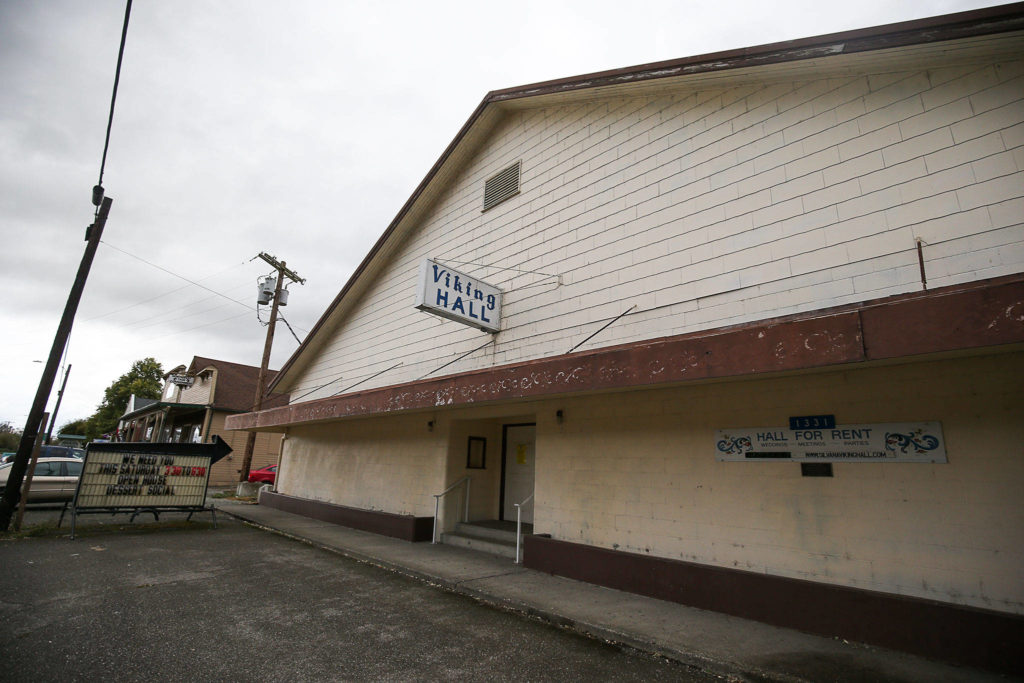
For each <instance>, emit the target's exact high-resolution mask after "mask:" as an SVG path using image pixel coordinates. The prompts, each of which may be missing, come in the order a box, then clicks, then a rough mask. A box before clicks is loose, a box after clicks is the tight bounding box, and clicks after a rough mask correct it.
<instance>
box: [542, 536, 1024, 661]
mask: <svg viewBox="0 0 1024 683" xmlns="http://www.w3.org/2000/svg"><path fill="white" fill-rule="evenodd" d="M524 540H525V547H524V556H523V564H524V566H526V567H528V568H530V569H537V570H539V571H543V572H548V573H550V574H557V575H559V576H565V577H568V578H572V579H577V580H580V581H587V582H589V583H595V584H598V585H601V586H607V587H609V588H615V589H618V590H624V591H628V592H631V593H637V594H640V595H646V596H649V597H653V598H658V599H661V600H668V601H671V602H678V603H681V604H685V605H690V606H692V607H699V608H701V609H707V610H712V611H716V612H722V613H725V614H731V615H734V616H738V617H743V618H746V619H754V620H756V621H761V622H764V623H768V624H774V625H777V626H783V627H786V628H793V629H798V630H800V631H805V632H808V633H816V634H819V635H823V636H828V637H838V638H845V639H847V640H853V641H858V642H862V643H868V644H872V645H878V646H881V647H886V648H891V649H895V650H901V651H904V652H910V653H913V654H917V655H922V656H925V657H930V658H933V659H938V660H943V661H947V662H952V663H955V664H960V665H966V666H976V667H981V668H985V669H991V670H993V671H999V672H1005V673H1011V674H1018V675H1020V674H1024V617H1021V616H1019V615H1014V614H1009V613H1004V612H996V611H991V610H983V609H976V608H971V607H962V606H957V605H951V604H946V603H941V602H938V601H932V600H923V599H917V598H908V597H903V596H898V595H891V594H887V593H878V592H873V591H865V590H858V589H854V588H845V587H842V586H830V585H827V584H822V583H818V582H814V581H803V580H799V579H787V578H782V577H772V576H767V575H764V574H756V573H753V572H746V571H740V570H735V569H726V568H722V567H712V566H708V565H701V564H695V563H691V562H683V561H678V560H669V559H664V558H657V557H649V556H645V555H638V554H635V553H627V552H621V551H616V550H607V549H604V548H595V547H593V546H587V545H582V544H579V543H569V542H566V541H558V540H554V539H551V538H546V537H542V536H526V537H525V539H524Z"/></svg>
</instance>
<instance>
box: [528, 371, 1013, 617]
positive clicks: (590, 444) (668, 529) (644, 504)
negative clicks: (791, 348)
mask: <svg viewBox="0 0 1024 683" xmlns="http://www.w3.org/2000/svg"><path fill="white" fill-rule="evenodd" d="M1021 376H1024V357H1022V356H1021V355H1020V354H1019V353H1017V354H1000V355H994V356H987V357H980V358H973V359H964V360H956V361H940V362H935V363H921V364H911V365H898V366H891V367H885V368H873V369H861V370H856V371H850V372H843V373H825V374H818V375H805V376H799V377H788V378H777V379H763V380H757V381H749V382H742V383H726V384H714V385H703V386H690V387H686V388H679V389H665V390H658V391H642V392H632V393H628V394H613V395H603V396H592V397H581V398H574V399H569V400H562V401H559V402H558V407H559V408H560V409H562V410H563V411H564V415H565V419H564V422H562V423H556V422H555V421H554V419H553V417H552V416H553V410H546V409H543V408H542V409H540V410H539V411H538V417H539V420H538V430H537V434H538V436H537V453H538V456H537V489H536V519H537V525H536V531H537V532H539V533H550V534H551V535H552V537H553V538H555V539H557V540H562V541H570V542H576V543H582V544H585V545H591V546H597V547H602V548H609V549H618V550H623V551H628V552H633V553H640V554H643V555H649V556H652V557H665V558H671V559H677V560H685V561H690V562H696V563H699V564H704V565H713V566H721V567H728V568H736V569H743V570H747V571H753V572H757V573H765V574H768V575H772V576H784V577H790V578H799V579H808V580H813V581H820V582H825V583H832V584H836V585H842V586H849V587H855V588H861V589H866V590H872V591H881V592H885V593H891V594H898V595H904V596H913V597H918V598H926V599H934V600H940V601H942V602H948V603H955V604H962V605H971V606H975V607H984V608H988V609H995V610H999V611H1005V612H1011V613H1017V614H1020V613H1024V588H1022V584H1021V582H1020V568H1021V567H1022V566H1024V510H1022V509H1021V506H1020V504H1019V498H1020V490H1021V485H1022V482H1024V460H1022V459H1021V458H1020V444H1021V443H1022V442H1024V421H1022V420H1021V419H1020V406H1021V405H1024V396H1022V394H1021V386H1020V382H1019V378H1020V377H1021ZM837 387H841V390H839V391H837ZM880 396H884V397H885V401H880V400H879V397H880ZM821 406H837V408H836V412H837V419H838V420H839V421H841V422H842V423H861V422H890V421H893V420H895V419H899V420H904V419H905V420H932V419H941V422H942V425H943V432H944V436H945V438H946V442H947V447H948V454H949V462H948V463H947V464H936V465H921V464H886V465H883V464H875V463H835V464H834V465H833V468H834V473H835V476H834V477H833V478H808V477H802V476H801V475H800V468H799V465H797V464H795V463H779V462H760V463H748V462H739V463H722V462H718V461H716V460H715V458H714V456H713V444H712V440H713V434H714V429H716V428H728V427H743V426H772V425H776V426H784V425H785V424H786V419H787V416H789V415H795V414H805V413H807V411H812V412H813V411H814V410H815V409H816V408H820V407H821ZM838 406H841V408H839V407H838Z"/></svg>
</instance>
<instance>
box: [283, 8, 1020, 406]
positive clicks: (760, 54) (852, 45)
mask: <svg viewBox="0 0 1024 683" xmlns="http://www.w3.org/2000/svg"><path fill="white" fill-rule="evenodd" d="M1020 30H1024V2H1019V3H1013V4H1009V5H1000V6H996V7H986V8H983V9H978V10H971V11H967V12H959V13H956V14H947V15H942V16H937V17H929V18H926V19H918V20H914V21H907V22H901V23H896V24H887V25H884V26H876V27H872V28H866V29H858V30H854V31H844V32H840V33H833V34H828V35H823V36H816V37H812V38H803V39H800V40H790V41H784V42H780V43H771V44H766V45H759V46H754V47H747V48H742V49H738V50H727V51H723V52H716V53H712V54H705V55H698V56H694V57H686V58H683V59H675V60H669V61H663V62H654V63H649V64H641V65H638V66H633V67H627V68H624V69H615V70H610V71H601V72H597V73H591V74H584V75H581V76H573V77H570V78H562V79H556V80H551V81H544V82H541V83H534V84H531V85H525V86H518V87H514V88H506V89H503V90H494V91H491V92H489V93H487V95H486V96H484V98H483V100H482V101H481V102H480V104H479V105H478V106H477V108H476V109H475V110H474V111H473V113H472V114H471V115H470V117H469V119H468V120H467V121H466V123H465V124H463V126H462V128H461V129H459V132H458V133H457V134H456V136H455V138H454V139H453V140H452V141H451V143H449V145H448V147H446V148H445V150H444V152H443V153H442V154H441V156H440V158H439V159H438V160H437V161H436V162H435V163H434V165H433V166H432V167H431V169H430V170H429V171H428V172H427V175H426V176H425V177H424V178H423V180H422V181H421V182H420V184H419V185H418V186H417V187H416V189H415V190H414V191H413V193H412V195H411V196H410V197H409V199H408V200H406V202H405V204H404V205H403V206H402V208H401V210H399V212H398V214H397V215H396V216H395V218H394V220H392V222H391V224H390V225H389V226H388V227H387V229H386V230H385V231H384V233H383V234H382V235H381V236H380V238H379V239H378V240H377V242H376V243H375V244H374V245H373V247H372V248H371V249H370V251H369V253H368V254H367V255H366V257H365V258H364V259H363V260H362V262H360V264H359V265H358V266H357V267H356V269H355V271H353V273H352V275H351V277H350V278H349V279H348V281H347V282H346V283H345V285H344V286H343V287H342V289H341V291H340V292H339V293H338V295H337V296H336V297H335V298H334V300H333V301H332V302H331V304H330V305H329V306H328V307H327V309H326V310H325V311H324V313H323V315H321V316H320V318H319V319H318V320H317V322H316V323H315V324H314V325H313V328H312V330H310V332H309V334H307V335H306V337H305V338H304V339H303V340H302V342H301V343H300V344H299V347H298V348H297V349H296V350H295V352H294V353H293V354H292V355H291V357H290V358H289V359H288V360H287V361H286V362H285V364H284V366H283V367H282V368H281V370H280V372H278V374H277V376H276V377H275V378H274V379H273V380H272V381H271V383H270V385H269V386H268V389H267V391H268V392H272V391H277V387H278V385H279V384H283V385H284V386H287V384H286V383H287V382H288V381H290V379H291V378H292V374H293V372H295V371H297V370H299V369H300V368H301V366H302V363H301V362H300V359H301V358H303V357H304V356H305V355H306V354H307V352H310V351H313V350H315V348H316V347H317V344H318V343H319V336H320V333H321V332H322V331H324V330H325V329H328V328H330V327H331V326H332V319H333V318H334V315H333V314H334V313H335V312H336V311H337V310H338V309H339V308H340V306H341V304H342V302H343V301H345V300H346V299H347V297H348V296H349V294H351V293H353V291H354V290H355V289H356V283H357V282H358V281H359V280H360V278H361V277H362V275H363V274H364V273H365V272H366V271H368V270H370V268H371V265H372V264H373V263H374V262H375V261H376V260H377V259H378V257H379V256H380V255H381V254H382V252H383V251H384V248H385V245H387V244H388V243H389V242H390V241H391V239H392V237H393V236H395V235H396V233H398V232H399V228H400V227H401V226H402V225H403V223H404V222H405V221H406V220H407V219H408V218H409V217H410V216H412V215H413V214H414V209H415V208H416V207H417V205H418V204H419V203H421V200H423V198H424V197H425V196H427V195H428V192H427V190H428V188H429V187H430V186H431V185H432V184H433V183H434V182H435V181H436V180H437V179H438V178H439V177H443V173H442V171H443V170H444V169H445V167H446V166H447V165H448V164H449V162H450V161H451V160H452V159H453V158H456V157H457V151H458V150H459V148H460V147H462V146H463V145H464V144H466V141H467V140H468V139H470V138H471V137H472V136H471V132H472V131H473V130H474V128H476V127H477V125H478V123H480V122H481V121H483V120H484V119H485V118H486V117H487V116H486V115H487V114H488V112H489V111H490V110H491V109H492V108H494V107H501V106H509V105H510V104H511V103H514V102H515V103H521V102H523V101H528V100H530V99H531V98H536V99H543V98H544V97H548V96H552V95H557V94H561V93H567V92H580V91H593V90H598V89H600V88H608V87H612V86H621V85H624V84H632V83H643V82H651V81H656V80H658V79H670V78H679V77H684V76H687V75H695V74H704V73H714V72H724V71H730V70H736V69H743V68H753V67H759V66H765V65H769V64H783V63H787V62H799V61H806V60H811V59H817V58H828V57H836V56H839V55H850V54H860V53H865V52H871V51H878V50H884V49H891V48H897V47H905V46H909V45H925V44H929V43H935V42H942V41H950V40H957V39H963V38H971V37H979V36H986V35H993V34H999V33H1007V32H1011V31H1020Z"/></svg>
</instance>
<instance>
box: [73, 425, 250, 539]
mask: <svg viewBox="0 0 1024 683" xmlns="http://www.w3.org/2000/svg"><path fill="white" fill-rule="evenodd" d="M230 452H231V447H230V446H228V445H227V444H226V443H224V441H223V440H222V439H221V438H220V437H219V436H218V437H216V441H215V442H214V443H211V444H183V443H91V444H89V446H88V448H87V449H86V452H85V463H84V464H83V467H82V476H81V478H80V479H79V480H78V488H77V489H76V490H75V500H74V503H73V507H72V512H71V514H72V518H71V519H72V522H71V523H72V527H71V537H72V538H74V535H75V531H74V529H75V527H74V525H75V520H76V518H77V515H78V514H80V513H89V512H111V513H114V512H119V511H132V512H140V511H151V512H153V513H154V515H156V514H157V513H158V512H161V511H183V512H198V511H202V510H205V509H207V508H204V505H205V504H206V487H207V484H208V483H209V481H210V466H211V465H213V463H215V462H217V461H218V460H220V459H221V458H223V457H224V456H226V455H227V454H228V453H230Z"/></svg>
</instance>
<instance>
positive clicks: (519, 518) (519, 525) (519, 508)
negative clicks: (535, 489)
mask: <svg viewBox="0 0 1024 683" xmlns="http://www.w3.org/2000/svg"><path fill="white" fill-rule="evenodd" d="M531 500H533V494H532V493H531V494H530V495H528V496H527V497H526V498H524V499H523V500H521V501H519V502H518V503H512V505H514V506H515V508H516V564H522V557H520V552H519V548H520V545H521V544H522V540H523V506H524V505H526V504H527V503H529V502H530V501H531Z"/></svg>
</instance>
